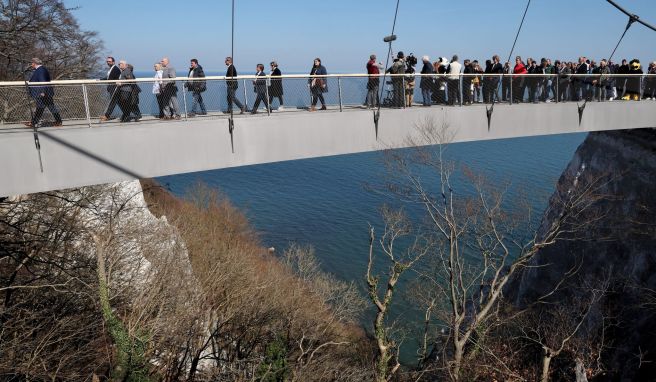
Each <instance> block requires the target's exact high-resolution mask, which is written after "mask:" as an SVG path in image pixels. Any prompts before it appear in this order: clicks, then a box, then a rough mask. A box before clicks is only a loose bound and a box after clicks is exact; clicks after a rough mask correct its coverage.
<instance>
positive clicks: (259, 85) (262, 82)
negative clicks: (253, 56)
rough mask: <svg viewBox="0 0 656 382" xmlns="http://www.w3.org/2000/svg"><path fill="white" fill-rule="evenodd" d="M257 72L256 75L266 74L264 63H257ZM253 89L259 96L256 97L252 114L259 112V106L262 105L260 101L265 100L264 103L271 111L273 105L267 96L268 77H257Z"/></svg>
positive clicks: (262, 75)
mask: <svg viewBox="0 0 656 382" xmlns="http://www.w3.org/2000/svg"><path fill="white" fill-rule="evenodd" d="M255 70H257V72H256V73H255V76H257V77H264V76H266V74H264V65H263V64H257V67H256V69H255ZM253 90H254V91H255V94H257V96H256V97H255V103H253V110H252V111H251V114H257V108H258V107H260V101H264V105H265V106H266V108H267V111H268V112H271V106H270V105H269V99H268V98H267V95H266V91H267V86H266V79H264V78H257V79H255V80H253Z"/></svg>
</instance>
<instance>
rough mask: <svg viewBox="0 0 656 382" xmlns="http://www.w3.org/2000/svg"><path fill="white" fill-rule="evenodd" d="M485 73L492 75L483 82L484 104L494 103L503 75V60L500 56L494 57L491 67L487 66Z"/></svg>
mask: <svg viewBox="0 0 656 382" xmlns="http://www.w3.org/2000/svg"><path fill="white" fill-rule="evenodd" d="M485 73H487V74H490V76H485V77H484V80H483V102H485V103H491V102H492V101H494V96H495V95H496V94H497V89H498V88H499V80H500V79H501V75H502V74H503V66H502V65H501V59H500V58H499V56H497V55H494V56H493V57H492V62H491V64H490V66H489V67H488V66H487V65H486V66H485ZM497 97H498V96H497ZM504 101H505V99H504Z"/></svg>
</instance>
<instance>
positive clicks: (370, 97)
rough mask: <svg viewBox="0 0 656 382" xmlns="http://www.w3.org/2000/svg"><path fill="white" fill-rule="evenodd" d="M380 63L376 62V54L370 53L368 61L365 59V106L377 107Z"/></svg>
mask: <svg viewBox="0 0 656 382" xmlns="http://www.w3.org/2000/svg"><path fill="white" fill-rule="evenodd" d="M381 66H382V65H381V64H380V63H378V62H376V55H375V54H372V55H371V56H369V61H367V74H369V80H368V81H367V99H366V101H365V104H366V106H367V107H371V108H373V107H378V87H379V86H380V78H378V75H379V74H380V67H381Z"/></svg>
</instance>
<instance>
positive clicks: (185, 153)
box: [0, 101, 656, 196]
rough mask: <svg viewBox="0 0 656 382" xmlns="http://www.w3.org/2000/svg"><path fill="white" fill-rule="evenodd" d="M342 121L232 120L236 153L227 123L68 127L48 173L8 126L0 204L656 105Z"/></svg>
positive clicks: (655, 109) (454, 110)
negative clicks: (429, 130) (5, 199)
mask: <svg viewBox="0 0 656 382" xmlns="http://www.w3.org/2000/svg"><path fill="white" fill-rule="evenodd" d="M345 111H346V112H343V113H340V112H339V109H338V108H335V107H332V108H330V109H329V110H328V111H320V112H316V113H309V112H307V111H304V110H300V109H299V110H297V109H286V111H284V112H279V113H273V115H271V116H267V114H266V113H265V112H260V114H258V115H249V114H246V115H236V118H235V130H234V136H233V144H234V153H233V152H232V149H231V147H232V146H231V139H230V134H229V132H228V118H227V116H226V115H225V114H218V113H216V114H210V115H208V116H200V117H195V118H188V119H187V120H180V121H159V120H157V119H154V118H152V117H150V118H148V117H147V118H144V119H143V120H142V122H139V123H119V122H109V123H103V124H102V125H94V127H93V128H88V127H86V125H85V124H86V123H87V121H86V120H78V121H67V122H66V123H65V126H64V127H63V128H55V127H44V128H41V129H39V137H40V142H41V157H42V161H43V172H40V169H39V161H38V156H37V151H36V149H35V144H34V139H33V134H32V133H31V129H27V128H24V127H23V128H20V127H18V125H3V126H1V129H2V132H4V133H5V134H0V161H2V163H4V164H5V165H4V166H3V167H2V170H1V171H0V179H2V181H0V196H8V195H15V194H23V193H33V192H40V191H48V190H55V189H63V188H70V187H78V186H85V185H92V184H100V183H107V182H115V181H121V180H127V179H134V178H145V177H155V176H163V175H170V174H177V173H186V172H194V171H203V170H209V169H218V168H227V167H235V166H244V165H252V164H259V163H268V162H276V161H284V160H294V159H302V158H310V157H320V156H329V155H341V154H349V153H357V152H364V151H372V150H381V149H384V148H401V147H408V146H411V145H420V144H430V143H435V142H428V141H426V140H424V139H423V138H422V135H421V134H420V132H419V131H418V130H417V128H416V126H425V125H426V124H427V121H431V123H432V124H433V125H435V126H436V127H437V128H439V127H441V126H448V131H449V134H450V137H449V141H451V142H466V141H475V140H486V139H501V138H513V137H523V136H533V135H548V134H563V133H574V132H587V131H601V130H618V129H633V128H646V127H656V102H649V101H644V102H603V103H597V102H592V103H588V104H587V106H586V108H585V110H584V113H583V119H582V121H581V124H580V125H579V116H578V110H577V105H576V103H558V104H555V103H547V104H539V105H533V104H516V105H507V104H497V105H496V106H495V109H494V114H493V117H492V123H491V127H490V130H488V124H487V117H486V112H485V108H484V107H483V105H472V106H467V107H440V106H432V107H430V108H424V107H412V108H406V109H383V110H382V111H381V119H380V123H379V129H378V137H376V131H375V127H374V123H373V113H372V111H371V110H364V109H361V108H348V109H345ZM97 126H99V127H97Z"/></svg>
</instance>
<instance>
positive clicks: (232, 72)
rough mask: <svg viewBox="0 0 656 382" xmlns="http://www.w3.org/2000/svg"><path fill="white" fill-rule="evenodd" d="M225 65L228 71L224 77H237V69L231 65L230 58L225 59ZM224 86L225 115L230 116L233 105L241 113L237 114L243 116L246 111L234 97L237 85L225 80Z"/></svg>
mask: <svg viewBox="0 0 656 382" xmlns="http://www.w3.org/2000/svg"><path fill="white" fill-rule="evenodd" d="M225 64H226V66H227V67H228V71H227V72H226V77H237V69H235V66H234V65H233V64H232V57H226V59H225ZM226 86H227V88H228V89H227V90H228V111H226V113H228V114H230V112H231V111H232V104H233V103H234V104H235V105H237V107H238V108H239V110H241V112H240V113H239V114H244V111H245V110H246V109H245V108H244V105H242V104H241V102H240V101H239V98H237V97H235V92H237V88H238V87H239V83H238V82H237V80H227V81H226Z"/></svg>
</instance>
